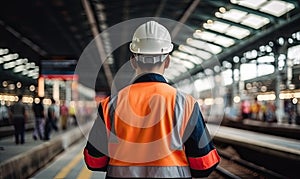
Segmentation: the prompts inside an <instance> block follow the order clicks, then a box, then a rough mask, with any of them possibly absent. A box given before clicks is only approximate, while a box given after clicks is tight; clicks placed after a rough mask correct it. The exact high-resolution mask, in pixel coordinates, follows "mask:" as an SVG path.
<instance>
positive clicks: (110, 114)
mask: <svg viewBox="0 0 300 179" xmlns="http://www.w3.org/2000/svg"><path fill="white" fill-rule="evenodd" d="M172 49H173V44H172V43H171V37H170V34H169V32H168V30H167V29H166V28H165V27H164V26H162V25H161V24H159V23H157V22H155V21H149V22H147V23H145V24H143V25H141V26H140V27H138V28H137V30H136V31H135V33H134V36H133V39H132V43H131V44H130V50H131V52H132V53H133V56H132V58H131V59H130V62H131V64H132V67H133V68H134V70H135V72H136V78H135V80H134V82H133V84H131V85H129V86H127V87H125V88H123V89H122V90H121V91H119V92H118V94H116V95H112V96H110V97H107V98H105V99H104V100H103V101H102V102H101V103H100V105H99V110H98V112H99V117H98V118H97V119H96V121H95V123H94V125H93V127H92V129H91V131H90V134H89V140H88V142H87V145H86V147H85V149H84V159H85V163H86V165H87V167H88V168H89V169H90V170H95V171H106V172H107V174H106V178H192V177H206V176H208V175H209V174H210V173H211V172H212V171H213V170H214V169H215V168H216V166H217V165H218V163H219V161H220V157H219V155H218V153H217V151H216V149H215V148H214V146H213V143H212V141H211V138H210V135H209V133H208V131H207V129H206V125H205V122H204V120H203V117H202V114H201V111H200V108H199V105H198V103H197V101H196V100H195V99H194V98H193V97H192V96H190V95H186V94H184V93H182V92H180V91H179V90H177V89H175V88H173V87H172V86H170V85H169V84H167V81H166V80H165V78H164V77H163V73H164V71H165V69H166V68H168V66H169V64H170V57H169V53H170V52H171V51H172Z"/></svg>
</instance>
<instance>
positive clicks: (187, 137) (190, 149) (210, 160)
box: [183, 103, 220, 177]
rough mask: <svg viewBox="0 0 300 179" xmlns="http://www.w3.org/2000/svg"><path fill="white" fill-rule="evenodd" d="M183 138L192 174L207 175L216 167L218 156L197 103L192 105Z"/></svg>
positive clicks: (195, 175)
mask: <svg viewBox="0 0 300 179" xmlns="http://www.w3.org/2000/svg"><path fill="white" fill-rule="evenodd" d="M183 139H184V141H185V143H184V145H185V153H186V156H187V158H188V161H189V163H190V169H191V173H192V176H193V177H207V176H208V175H209V174H210V173H211V172H212V171H213V170H214V169H215V168H216V167H217V165H218V163H219V161H220V157H219V155H218V153H217V151H216V149H215V147H214V145H213V143H212V140H211V137H210V134H209V132H208V130H207V128H206V125H205V122H204V120H203V116H202V113H201V111H200V108H199V106H198V104H197V103H195V105H194V109H193V112H192V114H191V117H190V119H189V122H188V125H187V127H186V130H185V133H184V136H183Z"/></svg>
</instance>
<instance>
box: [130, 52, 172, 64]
mask: <svg viewBox="0 0 300 179" xmlns="http://www.w3.org/2000/svg"><path fill="white" fill-rule="evenodd" d="M167 56H168V54H162V55H145V54H135V55H134V57H135V59H136V61H140V62H142V63H151V64H155V63H158V62H163V61H164V60H165V59H166V58H167Z"/></svg>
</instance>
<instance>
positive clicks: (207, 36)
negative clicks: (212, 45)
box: [193, 31, 217, 42]
mask: <svg viewBox="0 0 300 179" xmlns="http://www.w3.org/2000/svg"><path fill="white" fill-rule="evenodd" d="M193 36H194V37H195V38H198V39H202V40H206V41H209V42H212V41H214V40H215V38H216V36H217V34H215V33H211V32H207V31H201V32H197V31H196V32H195V33H194V34H193Z"/></svg>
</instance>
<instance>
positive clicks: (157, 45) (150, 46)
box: [129, 21, 173, 55]
mask: <svg viewBox="0 0 300 179" xmlns="http://www.w3.org/2000/svg"><path fill="white" fill-rule="evenodd" d="M129 48H130V51H131V52H132V53H135V54H144V55H160V54H168V53H170V52H171V51H172V50H173V44H172V42H171V36H170V33H169V31H168V30H167V29H166V28H165V27H164V26H162V25H161V24H159V23H157V22H155V21H149V22H146V23H145V24H142V25H141V26H139V27H138V28H137V29H136V31H135V32H134V34H133V37H132V42H131V43H130V46H129Z"/></svg>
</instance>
